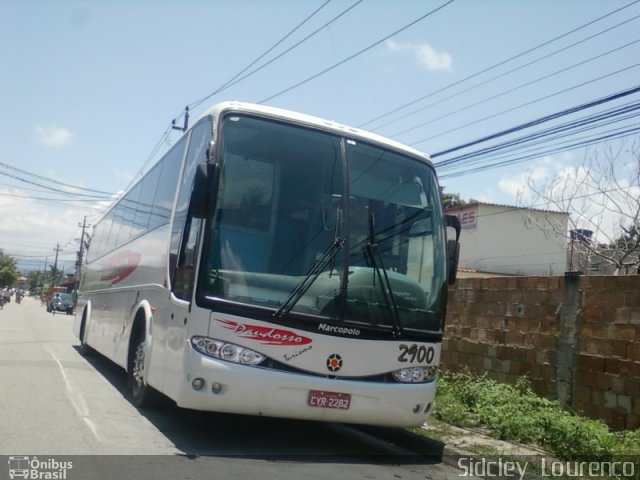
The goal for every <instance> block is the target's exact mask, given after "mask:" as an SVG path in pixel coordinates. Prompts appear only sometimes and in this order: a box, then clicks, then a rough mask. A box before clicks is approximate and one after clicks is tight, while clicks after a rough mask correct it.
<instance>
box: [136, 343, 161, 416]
mask: <svg viewBox="0 0 640 480" xmlns="http://www.w3.org/2000/svg"><path fill="white" fill-rule="evenodd" d="M146 355H147V342H146V339H145V338H144V337H143V336H140V337H139V338H138V340H137V341H135V342H133V343H132V349H131V353H130V355H129V390H130V391H131V398H132V400H133V404H134V405H135V406H136V407H139V408H148V407H152V406H154V404H155V402H156V401H157V398H158V393H157V392H156V391H155V390H154V389H153V387H151V386H149V385H147V372H146V370H145V357H146Z"/></svg>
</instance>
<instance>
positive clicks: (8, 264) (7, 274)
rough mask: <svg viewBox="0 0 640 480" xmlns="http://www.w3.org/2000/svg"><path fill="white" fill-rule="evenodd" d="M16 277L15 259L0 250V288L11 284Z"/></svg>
mask: <svg viewBox="0 0 640 480" xmlns="http://www.w3.org/2000/svg"><path fill="white" fill-rule="evenodd" d="M17 278H18V270H17V269H16V261H15V260H14V258H13V257H10V256H9V255H5V254H4V252H3V251H2V250H0V288H2V287H9V286H11V285H13V283H14V282H15V281H16V279H17Z"/></svg>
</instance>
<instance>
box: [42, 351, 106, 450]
mask: <svg viewBox="0 0 640 480" xmlns="http://www.w3.org/2000/svg"><path fill="white" fill-rule="evenodd" d="M45 350H46V351H47V353H48V354H49V355H51V358H53V360H54V361H55V362H56V364H57V365H58V370H60V374H61V375H62V380H63V381H64V386H65V391H66V395H67V398H68V399H69V401H70V402H71V405H73V408H74V409H75V411H76V413H77V414H78V416H79V417H80V418H82V420H83V421H84V423H85V424H86V425H87V427H88V428H89V430H91V433H93V436H94V437H95V438H96V440H98V441H100V442H102V437H101V436H100V434H99V433H98V428H97V427H96V425H95V424H94V423H93V422H92V421H91V419H90V418H89V416H90V415H89V407H88V406H87V402H86V401H85V399H84V397H83V396H82V393H80V392H79V391H78V390H75V389H74V388H73V386H72V385H71V380H70V379H69V376H68V375H67V372H66V371H65V369H64V367H63V366H62V363H61V362H60V360H58V357H56V354H55V353H53V351H51V350H50V349H49V348H48V347H45Z"/></svg>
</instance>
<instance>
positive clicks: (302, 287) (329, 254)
mask: <svg viewBox="0 0 640 480" xmlns="http://www.w3.org/2000/svg"><path fill="white" fill-rule="evenodd" d="M340 220H341V219H340V210H339V209H338V212H337V215H336V228H335V231H334V236H333V241H332V242H331V243H330V244H329V246H328V247H327V249H326V250H325V251H324V252H323V254H322V256H321V257H320V258H319V259H318V260H316V262H315V263H314V264H313V265H312V266H311V268H310V269H309V271H308V272H307V274H306V275H305V277H304V278H303V279H302V281H301V282H300V283H299V284H298V285H297V286H296V288H294V289H293V290H292V291H291V293H290V294H289V296H288V297H287V299H286V300H285V301H284V302H283V303H282V305H280V307H279V308H278V310H276V311H275V312H274V314H273V316H274V317H275V318H278V319H281V318H282V317H284V316H286V315H288V314H289V312H290V311H291V310H292V309H293V307H295V305H296V304H297V303H298V302H299V301H300V299H301V298H302V297H303V296H304V294H305V293H306V292H307V290H309V288H310V287H311V285H312V284H313V282H315V281H316V279H317V278H318V277H319V276H320V274H321V273H322V272H324V271H325V269H326V268H327V266H330V267H329V276H331V274H332V272H333V260H334V258H335V257H336V255H337V254H338V252H339V251H340V250H342V248H343V247H344V244H345V239H344V238H342V237H340V236H338V225H339V224H340Z"/></svg>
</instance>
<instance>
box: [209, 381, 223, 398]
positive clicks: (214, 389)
mask: <svg viewBox="0 0 640 480" xmlns="http://www.w3.org/2000/svg"><path fill="white" fill-rule="evenodd" d="M221 391H222V384H220V383H217V382H216V383H214V384H213V385H211V393H214V394H216V395H217V394H218V393H220V392H221Z"/></svg>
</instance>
